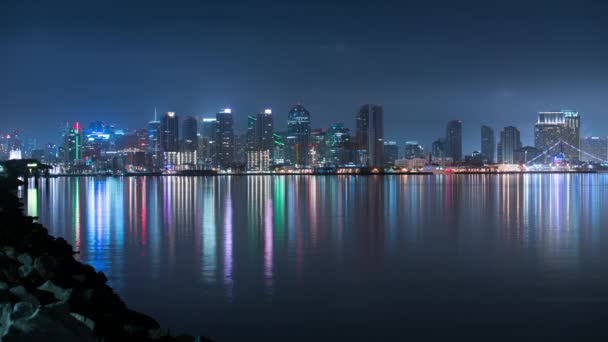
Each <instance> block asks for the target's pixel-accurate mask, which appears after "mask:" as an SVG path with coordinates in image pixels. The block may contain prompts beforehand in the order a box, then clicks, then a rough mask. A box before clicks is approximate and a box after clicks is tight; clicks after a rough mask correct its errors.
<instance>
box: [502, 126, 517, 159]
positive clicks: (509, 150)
mask: <svg viewBox="0 0 608 342" xmlns="http://www.w3.org/2000/svg"><path fill="white" fill-rule="evenodd" d="M520 148H521V139H520V134H519V130H518V129H517V128H515V127H513V126H508V127H505V128H504V129H503V130H502V131H501V132H500V142H499V143H498V162H499V163H502V164H513V163H515V162H516V158H515V151H516V150H518V149H520Z"/></svg>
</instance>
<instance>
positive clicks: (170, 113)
mask: <svg viewBox="0 0 608 342" xmlns="http://www.w3.org/2000/svg"><path fill="white" fill-rule="evenodd" d="M167 115H169V117H170V118H172V117H174V116H175V112H167Z"/></svg>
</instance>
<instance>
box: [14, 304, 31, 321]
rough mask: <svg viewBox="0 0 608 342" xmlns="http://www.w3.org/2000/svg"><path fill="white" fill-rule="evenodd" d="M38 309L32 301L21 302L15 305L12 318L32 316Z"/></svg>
mask: <svg viewBox="0 0 608 342" xmlns="http://www.w3.org/2000/svg"><path fill="white" fill-rule="evenodd" d="M35 310H36V309H35V308H34V306H33V305H32V303H30V302H19V303H17V304H15V306H13V312H12V313H11V320H13V321H16V320H18V319H20V318H24V317H29V316H31V315H32V314H33V313H34V311H35Z"/></svg>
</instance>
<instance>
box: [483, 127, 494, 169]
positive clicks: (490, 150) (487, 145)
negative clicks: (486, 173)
mask: <svg viewBox="0 0 608 342" xmlns="http://www.w3.org/2000/svg"><path fill="white" fill-rule="evenodd" d="M495 151H496V141H495V139H494V130H493V129H492V127H488V126H481V154H482V155H483V156H484V157H485V158H487V160H488V162H489V163H494V162H495V160H496V159H495V158H494V157H495Z"/></svg>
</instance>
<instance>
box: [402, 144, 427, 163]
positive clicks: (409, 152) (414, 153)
mask: <svg viewBox="0 0 608 342" xmlns="http://www.w3.org/2000/svg"><path fill="white" fill-rule="evenodd" d="M403 157H405V158H406V159H412V158H425V157H426V155H425V153H424V148H423V147H422V145H420V144H419V143H418V142H417V141H406V142H405V146H404V148H403Z"/></svg>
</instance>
